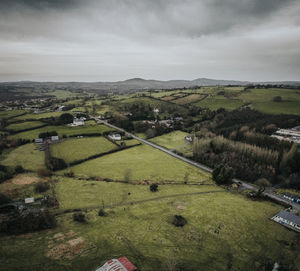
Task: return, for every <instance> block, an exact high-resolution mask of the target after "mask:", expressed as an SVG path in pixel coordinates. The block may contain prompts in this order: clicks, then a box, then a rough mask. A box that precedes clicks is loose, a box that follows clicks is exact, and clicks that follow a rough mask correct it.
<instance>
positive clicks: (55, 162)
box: [50, 157, 68, 170]
mask: <svg viewBox="0 0 300 271" xmlns="http://www.w3.org/2000/svg"><path fill="white" fill-rule="evenodd" d="M50 163H51V165H52V169H53V170H60V169H64V168H66V167H67V166H68V165H67V164H66V162H65V161H64V160H63V159H61V158H56V157H51V158H50Z"/></svg>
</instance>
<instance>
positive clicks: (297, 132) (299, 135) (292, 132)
mask: <svg viewBox="0 0 300 271" xmlns="http://www.w3.org/2000/svg"><path fill="white" fill-rule="evenodd" d="M272 137H275V138H277V139H279V140H286V141H290V142H295V143H297V144H300V129H299V126H296V127H294V128H291V129H278V130H277V131H276V132H275V134H273V135H272Z"/></svg>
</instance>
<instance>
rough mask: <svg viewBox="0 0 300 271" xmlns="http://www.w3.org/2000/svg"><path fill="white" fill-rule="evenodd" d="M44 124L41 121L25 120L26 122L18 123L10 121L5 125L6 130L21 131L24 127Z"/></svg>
mask: <svg viewBox="0 0 300 271" xmlns="http://www.w3.org/2000/svg"><path fill="white" fill-rule="evenodd" d="M42 125H45V123H43V122H41V121H26V122H19V123H12V124H10V125H8V126H6V127H5V129H6V130H13V131H15V132H16V131H21V130H25V129H30V128H35V127H40V126H42Z"/></svg>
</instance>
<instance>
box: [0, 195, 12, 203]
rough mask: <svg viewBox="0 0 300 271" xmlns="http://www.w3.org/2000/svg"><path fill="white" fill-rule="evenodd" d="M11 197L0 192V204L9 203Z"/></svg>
mask: <svg viewBox="0 0 300 271" xmlns="http://www.w3.org/2000/svg"><path fill="white" fill-rule="evenodd" d="M10 202H11V199H10V198H9V197H8V196H6V195H5V194H3V193H0V205H1V204H7V203H10Z"/></svg>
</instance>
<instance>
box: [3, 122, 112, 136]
mask: <svg viewBox="0 0 300 271" xmlns="http://www.w3.org/2000/svg"><path fill="white" fill-rule="evenodd" d="M52 131H56V132H57V133H58V135H59V136H62V135H66V136H73V135H80V134H93V133H101V134H102V133H104V132H108V131H112V129H111V128H108V127H107V126H104V125H89V126H77V127H70V126H47V127H42V128H38V129H34V130H31V131H26V132H22V133H18V134H15V135H11V136H9V138H11V139H16V138H23V139H30V140H32V139H35V138H38V136H39V134H40V133H44V132H52Z"/></svg>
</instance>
